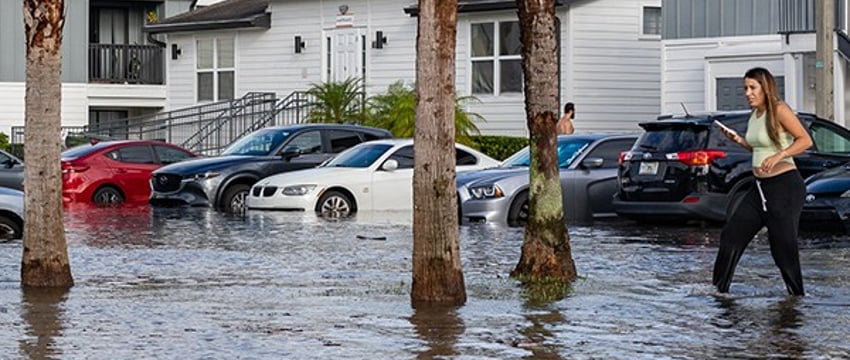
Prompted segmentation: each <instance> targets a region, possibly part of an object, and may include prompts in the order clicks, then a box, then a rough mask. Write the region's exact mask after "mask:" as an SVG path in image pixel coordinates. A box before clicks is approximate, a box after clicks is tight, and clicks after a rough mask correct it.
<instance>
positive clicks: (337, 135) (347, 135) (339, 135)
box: [328, 130, 360, 154]
mask: <svg viewBox="0 0 850 360" xmlns="http://www.w3.org/2000/svg"><path fill="white" fill-rule="evenodd" d="M328 137H329V138H330V142H331V152H332V153H334V154H336V153H339V152H342V151H343V150H345V149H348V148H350V147H352V146H354V145H357V144H359V143H360V136H359V135H357V133H356V132H353V131H345V130H331V131H329V132H328Z"/></svg>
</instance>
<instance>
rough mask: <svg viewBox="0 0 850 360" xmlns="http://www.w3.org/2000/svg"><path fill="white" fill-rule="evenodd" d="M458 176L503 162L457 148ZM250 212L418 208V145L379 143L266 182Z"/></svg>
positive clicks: (254, 193)
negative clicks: (415, 185)
mask: <svg viewBox="0 0 850 360" xmlns="http://www.w3.org/2000/svg"><path fill="white" fill-rule="evenodd" d="M455 150H456V153H457V156H456V159H457V160H456V164H457V168H456V169H457V171H463V170H477V169H485V168H490V167H494V166H498V165H499V161H497V160H495V159H493V158H491V157H489V156H487V155H484V154H482V153H481V152H479V151H477V150H474V149H472V148H469V147H467V146H464V145H460V144H456V145H455ZM248 208H250V209H268V210H272V209H273V210H296V211H307V210H315V211H317V212H319V213H321V214H322V215H327V216H347V215H350V214H352V213H354V212H356V211H358V210H412V209H413V140H412V139H386V140H375V141H370V142H366V143H362V144H360V145H357V146H354V147H352V148H350V149H348V150H346V151H343V152H342V153H340V154H339V155H337V156H336V157H335V158H334V159H333V160H331V161H330V162H328V163H326V164H324V165H322V166H320V167H317V168H312V169H305V170H298V171H292V172H286V173H281V174H277V175H273V176H269V177H267V178H264V179H261V180H260V181H258V182H257V183H256V184H254V186H253V187H252V188H251V191H250V194H249V196H248Z"/></svg>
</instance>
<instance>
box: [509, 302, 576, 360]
mask: <svg viewBox="0 0 850 360" xmlns="http://www.w3.org/2000/svg"><path fill="white" fill-rule="evenodd" d="M526 306H531V308H532V309H534V308H539V306H538V305H533V304H526ZM525 318H526V319H528V321H529V322H530V323H531V324H530V325H529V326H528V327H527V328H524V329H521V330H520V331H519V332H520V334H522V335H523V336H524V337H525V338H524V339H523V340H521V341H519V342H518V343H517V344H515V346H517V347H519V348H522V349H526V350H529V351H531V355H529V356H526V357H525V358H527V359H553V360H554V359H557V360H561V359H563V358H562V357H561V355H560V354H559V351H562V350H563V349H561V348H560V347H559V346H558V345H557V344H554V343H553V341H555V340H556V339H557V338H558V334H557V333H555V332H553V331H552V330H551V329H552V328H553V327H556V326H557V325H559V324H563V323H565V322H566V319H565V318H564V314H563V313H561V311H559V310H551V309H539V310H537V311H536V312H530V313H528V314H526V315H525Z"/></svg>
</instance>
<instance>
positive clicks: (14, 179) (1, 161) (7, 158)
mask: <svg viewBox="0 0 850 360" xmlns="http://www.w3.org/2000/svg"><path fill="white" fill-rule="evenodd" d="M0 186H2V187H7V188H12V189H17V190H23V189H24V165H23V164H21V161H20V160H18V159H17V158H15V157H13V156H11V155H9V154H7V153H6V152H4V151H0Z"/></svg>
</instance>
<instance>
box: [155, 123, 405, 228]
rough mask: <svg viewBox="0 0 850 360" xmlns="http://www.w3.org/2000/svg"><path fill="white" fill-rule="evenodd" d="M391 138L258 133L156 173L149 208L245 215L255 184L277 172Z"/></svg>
mask: <svg viewBox="0 0 850 360" xmlns="http://www.w3.org/2000/svg"><path fill="white" fill-rule="evenodd" d="M389 137H392V134H390V132H388V131H386V130H383V129H377V128H372V127H366V126H358V125H343V124H301V125H291V126H275V127H268V128H264V129H261V130H257V131H255V132H253V133H251V134H249V135H247V136H245V137H243V138H241V139H239V140H237V141H236V142H234V143H233V144H231V145H230V146H228V147H227V149H225V150H224V152H222V154H221V155H220V156H216V157H208V158H200V159H195V160H188V161H182V162H180V163H176V164H171V165H168V166H164V167H161V168H159V169H157V170H156V171H154V172H153V173H152V174H151V179H150V183H151V197H150V204H151V205H154V206H160V205H191V206H212V207H214V208H216V209H218V210H222V211H225V212H241V211H244V209H245V198H246V196H247V195H248V190H250V189H251V186H252V185H254V183H256V182H257V180H260V179H262V178H265V177H267V176H271V175H274V174H278V173H282V172H286V171H293V170H299V169H306V168H311V167H315V166H316V165H319V164H321V163H322V162H324V161H325V160H327V159H329V158H331V157H333V156H334V155H336V154H337V153H339V152H341V151H342V150H345V149H348V148H350V147H352V146H354V145H357V144H359V143H362V142H365V141H369V140H375V139H383V138H389Z"/></svg>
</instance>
